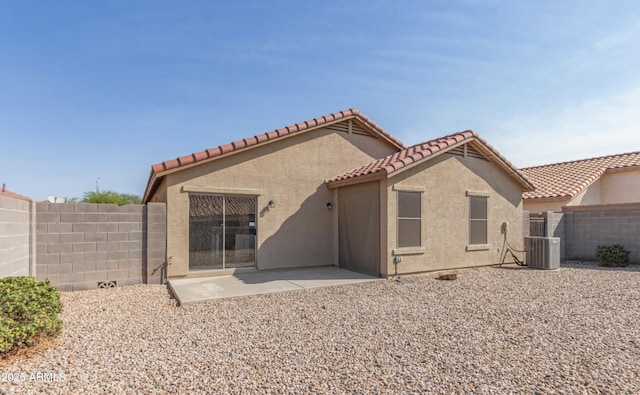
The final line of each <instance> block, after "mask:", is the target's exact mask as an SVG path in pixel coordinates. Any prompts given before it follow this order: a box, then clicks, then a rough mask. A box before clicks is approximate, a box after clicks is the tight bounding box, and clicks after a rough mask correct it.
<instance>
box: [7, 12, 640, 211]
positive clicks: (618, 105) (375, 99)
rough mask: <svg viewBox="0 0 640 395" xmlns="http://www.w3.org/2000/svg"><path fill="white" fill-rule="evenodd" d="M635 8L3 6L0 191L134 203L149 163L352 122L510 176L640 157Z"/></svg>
mask: <svg viewBox="0 0 640 395" xmlns="http://www.w3.org/2000/svg"><path fill="white" fill-rule="evenodd" d="M639 4H640V3H638V2H637V1H636V0H634V1H588V0H586V1H573V0H568V1H561V2H558V1H491V0H486V1H479V0H478V1H475V0H468V1H373V0H372V1H344V0H343V1H322V2H303V1H277V0H272V1H255V2H253V1H237V2H229V1H224V2H223V1H220V2H217V1H61V0H59V1H41V2H36V1H17V0H16V1H9V0H7V1H2V2H0V136H1V137H0V182H5V183H7V187H8V188H9V189H10V190H12V191H14V192H18V193H21V194H23V195H27V196H30V197H33V198H36V199H45V198H47V196H50V195H56V196H67V197H73V196H81V195H82V193H83V192H85V191H91V190H93V189H94V188H95V183H96V179H97V178H98V177H100V179H99V185H100V188H101V189H111V190H116V191H119V192H127V193H135V194H140V195H142V193H143V192H144V187H145V185H146V181H147V178H148V176H149V171H150V166H151V165H152V164H154V163H158V162H161V161H163V160H167V159H172V158H175V157H177V156H181V155H185V154H189V153H191V152H194V151H200V150H203V149H206V148H209V147H214V146H217V145H220V144H225V143H228V142H231V141H234V140H237V139H240V138H243V137H247V136H252V135H255V134H258V133H263V132H267V131H270V130H273V129H276V128H279V127H282V126H286V125H290V124H292V123H296V122H300V121H303V120H306V119H310V118H314V117H317V116H321V115H325V114H328V113H332V112H335V111H339V110H343V109H347V108H351V107H355V108H358V109H359V110H361V111H362V112H364V113H365V114H366V115H368V116H369V117H370V118H372V119H373V120H374V121H376V122H377V123H378V124H379V125H381V126H382V127H383V128H385V129H386V130H387V131H389V132H390V133H392V134H394V135H395V136H396V137H398V138H399V139H400V140H402V141H403V142H404V143H405V144H409V145H410V144H414V143H418V142H420V141H425V140H429V139H432V138H435V137H439V136H442V135H445V134H449V133H452V132H457V131H461V130H466V129H473V130H475V131H476V132H478V133H480V135H481V136H483V137H484V138H485V139H486V140H488V142H489V143H490V144H492V145H493V146H494V147H495V148H497V149H498V150H499V151H500V152H501V153H502V154H503V155H504V156H506V157H507V158H508V159H509V160H510V161H511V162H513V163H514V164H515V165H516V166H518V167H526V166H532V165H537V164H544V163H551V162H560V161H565V160H572V159H581V158H588V157H592V156H599V155H607V154H614V153H622V152H629V151H638V150H640V128H639V127H638V125H640V71H639V70H640V5H639Z"/></svg>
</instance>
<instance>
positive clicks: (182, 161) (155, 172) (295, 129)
mask: <svg viewBox="0 0 640 395" xmlns="http://www.w3.org/2000/svg"><path fill="white" fill-rule="evenodd" d="M348 117H352V118H357V119H358V120H359V122H360V123H362V124H363V125H365V126H367V127H369V128H370V129H372V130H373V131H375V132H376V133H377V134H378V136H379V137H380V138H382V139H384V140H386V141H388V142H389V143H391V144H393V145H395V146H396V147H397V148H398V149H402V148H405V145H404V144H402V142H400V140H398V139H397V138H395V137H394V136H392V135H391V134H390V133H388V132H387V131H385V130H384V129H382V128H381V127H380V126H378V125H377V124H376V123H375V122H373V121H371V120H370V119H369V118H368V117H367V116H366V115H364V114H362V113H361V112H360V111H358V110H356V109H354V108H351V109H348V110H344V111H339V112H336V113H333V114H329V115H324V116H322V117H318V118H314V119H310V120H308V121H304V122H300V123H297V124H294V125H290V126H286V127H284V128H280V129H276V130H273V131H270V132H267V133H262V134H259V135H256V136H253V137H248V138H246V139H243V140H238V141H234V142H233V143H231V144H224V145H221V146H218V147H214V148H209V149H207V150H205V151H200V152H195V153H193V154H191V155H186V156H183V157H180V158H177V159H171V160H167V161H164V162H162V163H158V164H155V165H153V166H151V174H150V176H149V182H148V183H147V188H146V191H145V197H144V201H146V200H147V199H148V198H150V196H151V194H152V193H153V191H154V190H155V188H157V186H158V185H159V184H160V182H161V181H162V179H161V178H162V173H163V172H166V171H170V170H174V169H178V168H180V167H181V166H185V165H190V164H193V163H197V162H200V161H203V160H207V159H211V158H215V157H217V156H221V155H225V154H229V153H232V152H234V151H237V150H242V149H244V148H250V147H253V146H256V145H259V144H263V143H266V142H269V141H272V140H277V139H279V138H283V137H286V136H289V135H292V134H295V133H300V132H304V131H307V130H309V129H311V128H315V127H321V126H322V125H324V124H328V123H332V122H336V121H339V120H341V119H344V118H348Z"/></svg>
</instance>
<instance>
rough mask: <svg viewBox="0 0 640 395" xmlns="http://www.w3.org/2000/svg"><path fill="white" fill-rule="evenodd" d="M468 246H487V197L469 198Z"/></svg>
mask: <svg viewBox="0 0 640 395" xmlns="http://www.w3.org/2000/svg"><path fill="white" fill-rule="evenodd" d="M469 244H487V197H486V196H471V197H470V198H469Z"/></svg>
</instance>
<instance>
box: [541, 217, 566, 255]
mask: <svg viewBox="0 0 640 395" xmlns="http://www.w3.org/2000/svg"><path fill="white" fill-rule="evenodd" d="M542 216H543V217H544V218H545V219H546V221H545V225H546V236H547V237H559V238H560V259H565V255H566V250H565V249H566V247H565V244H566V242H565V241H566V240H565V231H564V226H565V224H564V213H554V212H553V211H547V212H544V213H542Z"/></svg>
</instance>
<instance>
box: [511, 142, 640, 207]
mask: <svg viewBox="0 0 640 395" xmlns="http://www.w3.org/2000/svg"><path fill="white" fill-rule="evenodd" d="M639 166H640V152H630V153H626V154H618V155H609V156H601V157H598V158H590V159H582V160H574V161H571V162H562V163H553V164H550V165H542V166H535V167H528V168H524V169H521V170H522V172H523V173H524V174H526V175H527V177H529V179H531V180H532V181H533V182H535V183H536V185H537V186H538V188H537V189H536V190H535V191H532V192H526V193H524V195H523V197H524V199H525V200H527V199H549V200H555V199H573V198H574V197H575V196H577V195H578V194H579V193H581V192H582V191H584V190H585V189H586V188H587V187H588V186H589V185H591V184H592V183H594V182H595V181H596V180H598V179H599V178H600V177H601V176H602V175H603V174H604V173H606V172H607V171H612V170H615V169H624V168H633V167H639Z"/></svg>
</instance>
